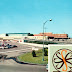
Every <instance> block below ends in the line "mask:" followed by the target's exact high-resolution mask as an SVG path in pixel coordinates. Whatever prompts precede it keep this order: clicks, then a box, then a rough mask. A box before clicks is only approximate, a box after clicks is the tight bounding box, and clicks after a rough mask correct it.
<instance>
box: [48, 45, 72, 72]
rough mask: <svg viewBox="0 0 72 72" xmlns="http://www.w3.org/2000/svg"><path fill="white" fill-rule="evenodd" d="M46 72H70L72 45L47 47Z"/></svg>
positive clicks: (71, 66) (71, 69)
mask: <svg viewBox="0 0 72 72" xmlns="http://www.w3.org/2000/svg"><path fill="white" fill-rule="evenodd" d="M48 72H72V45H48Z"/></svg>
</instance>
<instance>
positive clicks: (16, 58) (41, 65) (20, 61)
mask: <svg viewBox="0 0 72 72" xmlns="http://www.w3.org/2000/svg"><path fill="white" fill-rule="evenodd" d="M15 59H16V60H15V61H16V62H17V63H20V64H28V65H39V66H46V64H35V63H29V62H22V61H19V60H18V58H17V57H15Z"/></svg>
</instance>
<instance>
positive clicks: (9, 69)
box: [0, 42, 47, 72]
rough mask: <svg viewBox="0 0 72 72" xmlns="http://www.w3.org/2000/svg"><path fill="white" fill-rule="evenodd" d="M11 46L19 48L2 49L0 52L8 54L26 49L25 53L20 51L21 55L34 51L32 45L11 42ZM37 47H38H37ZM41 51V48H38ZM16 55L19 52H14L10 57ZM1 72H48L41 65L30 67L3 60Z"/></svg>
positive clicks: (0, 67) (0, 65) (0, 62)
mask: <svg viewBox="0 0 72 72" xmlns="http://www.w3.org/2000/svg"><path fill="white" fill-rule="evenodd" d="M9 44H11V45H17V48H11V49H0V52H6V51H13V50H21V49H24V51H20V53H19V54H21V53H23V52H30V51H31V50H32V47H34V46H31V45H24V44H23V45H22V44H19V43H16V42H9ZM36 47H37V46H36ZM37 48H39V49H41V47H37ZM13 54H14V56H16V54H17V52H12V53H11V54H9V55H10V57H11V56H12V55H13ZM0 72H47V71H46V67H45V66H41V65H28V64H18V63H16V62H15V61H13V60H11V59H10V60H4V61H3V60H2V61H0Z"/></svg>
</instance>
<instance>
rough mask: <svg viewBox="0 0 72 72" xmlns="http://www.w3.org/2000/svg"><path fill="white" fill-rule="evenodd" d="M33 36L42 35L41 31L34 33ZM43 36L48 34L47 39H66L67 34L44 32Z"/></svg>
mask: <svg viewBox="0 0 72 72" xmlns="http://www.w3.org/2000/svg"><path fill="white" fill-rule="evenodd" d="M34 36H43V33H39V34H34ZM44 36H48V38H49V39H67V38H68V34H53V33H51V32H50V33H44Z"/></svg>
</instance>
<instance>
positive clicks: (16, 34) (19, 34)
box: [6, 33, 30, 36]
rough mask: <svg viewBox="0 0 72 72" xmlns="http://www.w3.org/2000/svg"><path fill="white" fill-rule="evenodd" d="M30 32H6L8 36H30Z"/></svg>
mask: <svg viewBox="0 0 72 72" xmlns="http://www.w3.org/2000/svg"><path fill="white" fill-rule="evenodd" d="M29 35H30V33H6V36H29Z"/></svg>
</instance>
